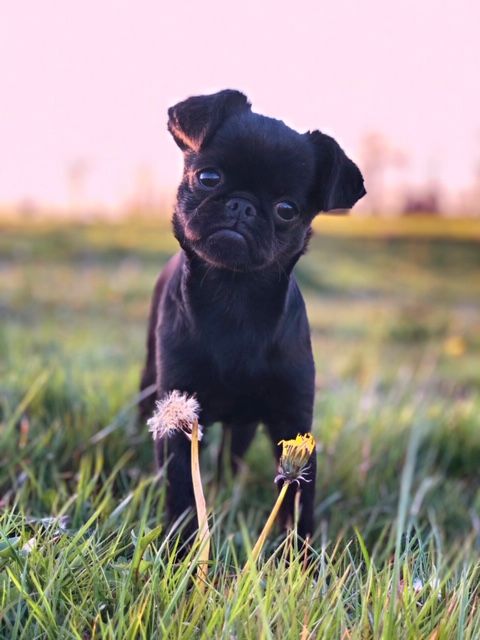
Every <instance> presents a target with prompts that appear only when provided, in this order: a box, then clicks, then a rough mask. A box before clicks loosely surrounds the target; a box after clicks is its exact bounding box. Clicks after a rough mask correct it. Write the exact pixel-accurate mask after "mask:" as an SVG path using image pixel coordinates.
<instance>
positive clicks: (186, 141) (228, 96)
mask: <svg viewBox="0 0 480 640" xmlns="http://www.w3.org/2000/svg"><path fill="white" fill-rule="evenodd" d="M249 109H250V103H249V102H248V100H247V98H246V96H245V95H244V94H243V93H241V92H240V91H234V90H232V89H225V91H219V92H218V93H213V94H211V95H208V96H194V97H192V98H188V99H187V100H184V101H183V102H179V103H178V104H176V105H175V106H173V107H170V109H169V110H168V130H169V131H170V133H171V134H172V136H173V138H174V140H175V142H176V143H177V144H178V146H179V147H180V149H181V150H182V151H187V150H191V151H200V149H201V148H202V147H203V146H204V145H205V144H206V143H207V142H208V140H209V139H210V138H211V137H212V135H213V134H214V133H215V131H216V130H217V129H218V127H219V126H220V125H221V124H222V122H223V121H224V120H226V119H227V118H228V117H229V116H230V115H232V114H234V113H239V112H241V111H248V110H249Z"/></svg>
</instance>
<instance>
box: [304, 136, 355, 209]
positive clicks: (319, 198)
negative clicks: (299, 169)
mask: <svg viewBox="0 0 480 640" xmlns="http://www.w3.org/2000/svg"><path fill="white" fill-rule="evenodd" d="M306 135H307V136H308V137H309V139H310V141H311V143H312V144H313V145H314V148H315V157H316V172H315V184H314V185H313V191H312V198H313V202H314V206H315V208H316V209H317V211H334V210H339V211H338V213H344V212H345V210H346V209H350V208H351V207H353V205H354V204H355V203H356V202H357V200H360V198H362V197H363V196H364V195H365V194H366V191H365V188H364V186H363V176H362V174H361V173H360V170H359V168H358V167H357V165H356V164H355V163H354V162H353V161H352V160H350V158H348V157H347V155H346V154H345V152H344V151H343V149H342V148H341V147H340V145H339V144H338V142H336V141H335V140H334V139H333V138H331V137H330V136H327V135H325V134H324V133H321V132H320V131H312V132H308V133H307V134H306Z"/></svg>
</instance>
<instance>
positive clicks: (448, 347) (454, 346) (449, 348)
mask: <svg viewBox="0 0 480 640" xmlns="http://www.w3.org/2000/svg"><path fill="white" fill-rule="evenodd" d="M443 350H444V352H445V353H446V354H447V355H448V356H451V357H452V358H459V357H460V356H463V354H464V353H465V350H466V344H465V340H464V339H463V337H462V336H449V337H448V338H447V339H446V340H445V342H444V343H443Z"/></svg>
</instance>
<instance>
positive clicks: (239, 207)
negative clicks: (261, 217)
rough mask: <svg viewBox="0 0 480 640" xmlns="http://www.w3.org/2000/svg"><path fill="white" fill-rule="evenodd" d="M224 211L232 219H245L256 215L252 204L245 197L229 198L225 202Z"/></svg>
mask: <svg viewBox="0 0 480 640" xmlns="http://www.w3.org/2000/svg"><path fill="white" fill-rule="evenodd" d="M225 213H226V215H227V217H228V218H229V219H230V220H232V221H238V222H240V221H247V220H250V219H251V218H253V217H255V216H256V215H257V210H256V209H255V206H254V204H253V203H252V202H251V201H250V200H247V198H230V200H227V202H226V204H225Z"/></svg>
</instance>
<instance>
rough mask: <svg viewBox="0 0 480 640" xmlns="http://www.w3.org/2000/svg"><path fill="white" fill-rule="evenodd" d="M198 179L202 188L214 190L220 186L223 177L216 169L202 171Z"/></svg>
mask: <svg viewBox="0 0 480 640" xmlns="http://www.w3.org/2000/svg"><path fill="white" fill-rule="evenodd" d="M197 179H198V181H199V183H200V184H201V185H202V187H207V189H213V188H214V187H216V186H217V185H219V184H220V181H221V179H222V176H221V175H220V172H219V171H217V170H216V169H202V170H201V171H199V172H198V173H197Z"/></svg>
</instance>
